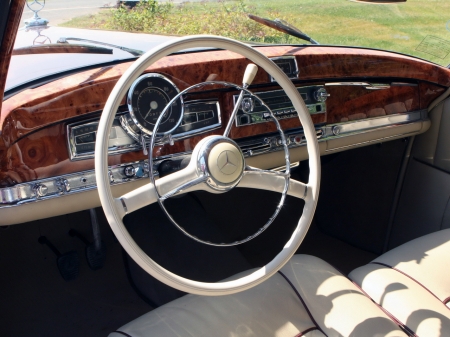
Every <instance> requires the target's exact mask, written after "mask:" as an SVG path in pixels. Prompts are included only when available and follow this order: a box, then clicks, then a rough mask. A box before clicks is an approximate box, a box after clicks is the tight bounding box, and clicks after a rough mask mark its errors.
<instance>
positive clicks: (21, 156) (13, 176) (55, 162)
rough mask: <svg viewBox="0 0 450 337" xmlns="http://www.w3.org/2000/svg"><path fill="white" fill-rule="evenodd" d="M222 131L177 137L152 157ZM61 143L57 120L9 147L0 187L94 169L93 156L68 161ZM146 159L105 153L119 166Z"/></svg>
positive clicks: (138, 153) (190, 145)
mask: <svg viewBox="0 0 450 337" xmlns="http://www.w3.org/2000/svg"><path fill="white" fill-rule="evenodd" d="M223 131H224V130H223V129H220V130H217V131H212V132H209V133H207V134H204V135H201V136H194V137H191V138H188V139H184V140H180V141H177V142H175V144H174V145H173V146H171V145H168V144H167V145H165V146H158V147H155V149H154V152H153V156H154V157H160V156H165V155H168V154H173V153H182V152H190V151H192V150H193V149H194V147H195V145H197V143H198V142H199V141H200V140H201V139H203V137H205V136H207V135H211V134H214V133H219V134H221V133H223ZM65 143H66V135H65V126H64V124H63V123H61V124H58V125H53V126H49V127H47V128H45V129H42V130H39V131H37V132H35V133H33V134H31V135H29V136H27V137H25V138H23V139H21V140H19V141H18V142H16V143H15V144H13V145H12V146H10V147H9V148H8V150H7V151H6V155H5V156H3V158H2V159H1V161H0V187H6V186H12V185H14V184H17V183H23V182H28V181H33V180H37V179H44V178H50V177H54V176H59V175H64V174H70V173H75V172H80V171H85V170H93V169H94V167H95V165H94V160H93V159H86V160H78V161H71V160H70V158H69V155H68V151H67V147H66V146H65ZM147 158H148V157H147V156H146V155H144V154H143V151H142V150H139V151H134V152H127V153H123V154H117V155H112V156H109V158H108V164H109V165H119V164H122V163H130V162H135V161H141V160H145V159H147Z"/></svg>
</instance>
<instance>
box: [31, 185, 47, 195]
mask: <svg viewBox="0 0 450 337" xmlns="http://www.w3.org/2000/svg"><path fill="white" fill-rule="evenodd" d="M33 190H34V193H35V194H36V197H38V198H41V197H45V196H46V195H47V192H48V187H47V186H45V185H44V184H36V185H34V187H33Z"/></svg>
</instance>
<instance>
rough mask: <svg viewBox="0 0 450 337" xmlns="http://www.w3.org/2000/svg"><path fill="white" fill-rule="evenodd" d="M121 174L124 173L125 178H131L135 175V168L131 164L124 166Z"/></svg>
mask: <svg viewBox="0 0 450 337" xmlns="http://www.w3.org/2000/svg"><path fill="white" fill-rule="evenodd" d="M123 174H125V176H126V177H127V178H133V177H134V176H135V175H136V169H135V168H134V166H132V165H128V166H125V168H124V169H123Z"/></svg>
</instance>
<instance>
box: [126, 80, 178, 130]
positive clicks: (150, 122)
mask: <svg viewBox="0 0 450 337" xmlns="http://www.w3.org/2000/svg"><path fill="white" fill-rule="evenodd" d="M178 93H179V90H178V88H177V87H176V85H175V84H174V83H172V82H171V81H170V80H169V79H167V78H166V77H164V76H163V75H160V74H154V73H151V74H145V75H142V76H141V77H139V78H138V79H137V80H136V81H135V82H134V83H133V85H132V86H131V88H130V91H129V92H128V100H127V102H128V108H129V110H130V115H131V118H132V119H133V122H134V124H135V125H136V126H137V127H138V128H139V129H140V130H141V131H142V132H144V133H146V134H148V135H151V134H152V131H153V128H154V126H155V124H156V121H157V120H158V118H159V116H160V115H161V113H162V112H163V110H164V108H165V107H166V105H167V104H168V103H169V102H170V101H171V100H172V99H173V98H174V97H175V96H176V95H177V94H178ZM182 118H183V100H182V98H181V97H180V98H179V99H177V100H176V101H175V102H174V103H173V104H172V106H171V107H169V108H168V109H167V111H166V112H165V114H164V117H163V119H162V120H161V124H160V125H159V128H158V131H157V133H158V134H162V133H169V132H172V131H173V130H175V129H176V128H177V126H178V125H179V124H180V122H181V119H182Z"/></svg>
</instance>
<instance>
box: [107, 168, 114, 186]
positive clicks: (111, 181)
mask: <svg viewBox="0 0 450 337" xmlns="http://www.w3.org/2000/svg"><path fill="white" fill-rule="evenodd" d="M108 176H109V182H110V183H113V182H114V174H113V173H112V171H111V170H109V171H108Z"/></svg>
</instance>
